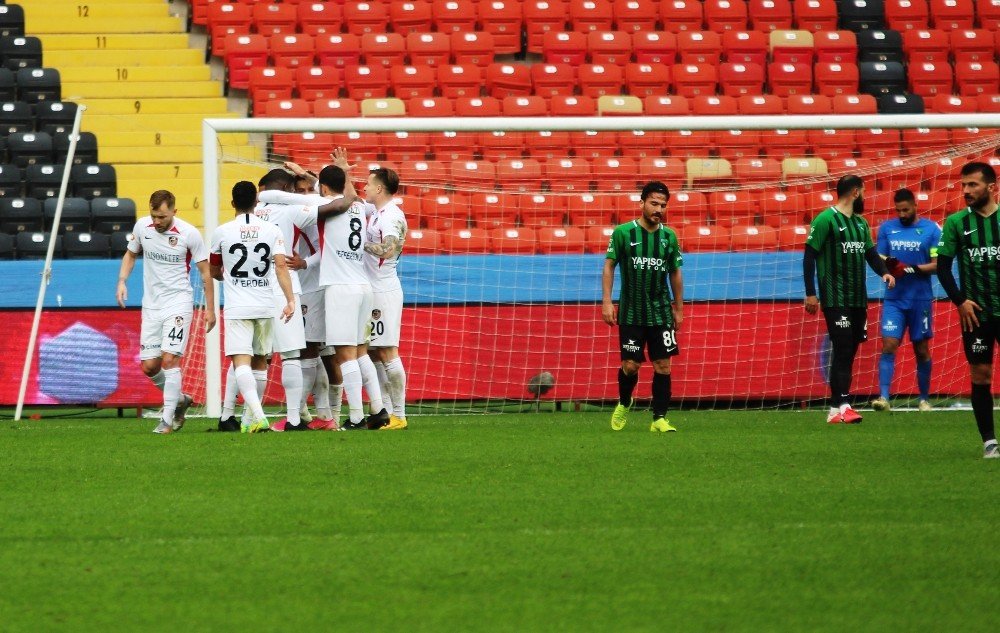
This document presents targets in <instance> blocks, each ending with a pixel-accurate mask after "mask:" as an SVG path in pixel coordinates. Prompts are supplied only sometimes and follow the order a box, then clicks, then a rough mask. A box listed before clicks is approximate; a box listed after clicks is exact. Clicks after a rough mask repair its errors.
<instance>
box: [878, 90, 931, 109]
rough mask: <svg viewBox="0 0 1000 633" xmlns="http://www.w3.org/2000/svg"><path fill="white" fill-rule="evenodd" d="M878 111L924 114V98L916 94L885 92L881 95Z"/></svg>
mask: <svg viewBox="0 0 1000 633" xmlns="http://www.w3.org/2000/svg"><path fill="white" fill-rule="evenodd" d="M877 99H878V111H879V113H880V114H923V113H924V98H923V97H921V96H920V95H915V94H909V93H907V94H884V95H879V96H878V97H877Z"/></svg>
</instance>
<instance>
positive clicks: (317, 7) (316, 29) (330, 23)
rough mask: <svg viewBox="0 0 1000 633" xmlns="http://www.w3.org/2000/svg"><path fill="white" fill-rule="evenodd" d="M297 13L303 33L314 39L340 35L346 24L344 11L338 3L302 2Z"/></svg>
mask: <svg viewBox="0 0 1000 633" xmlns="http://www.w3.org/2000/svg"><path fill="white" fill-rule="evenodd" d="M296 13H297V19H298V23H299V28H300V29H301V31H302V32H303V33H305V34H307V35H312V36H313V37H316V36H319V35H327V34H333V33H340V27H341V25H342V24H343V23H344V10H343V7H342V6H341V5H340V4H339V3H337V2H300V3H299V4H298V7H297V9H296ZM316 39H319V38H316Z"/></svg>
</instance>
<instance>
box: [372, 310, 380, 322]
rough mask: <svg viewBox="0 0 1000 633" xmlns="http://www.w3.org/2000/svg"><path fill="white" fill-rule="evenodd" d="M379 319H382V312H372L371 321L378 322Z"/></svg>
mask: <svg viewBox="0 0 1000 633" xmlns="http://www.w3.org/2000/svg"><path fill="white" fill-rule="evenodd" d="M381 318H382V311H381V310H372V319H373V320H375V321H378V320H379V319H381Z"/></svg>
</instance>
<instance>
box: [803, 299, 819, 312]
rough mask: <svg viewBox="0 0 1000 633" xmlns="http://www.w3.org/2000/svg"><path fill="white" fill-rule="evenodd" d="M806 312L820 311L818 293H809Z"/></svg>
mask: <svg viewBox="0 0 1000 633" xmlns="http://www.w3.org/2000/svg"><path fill="white" fill-rule="evenodd" d="M805 306H806V314H816V313H817V312H819V297H817V296H816V295H809V296H808V297H806V302H805Z"/></svg>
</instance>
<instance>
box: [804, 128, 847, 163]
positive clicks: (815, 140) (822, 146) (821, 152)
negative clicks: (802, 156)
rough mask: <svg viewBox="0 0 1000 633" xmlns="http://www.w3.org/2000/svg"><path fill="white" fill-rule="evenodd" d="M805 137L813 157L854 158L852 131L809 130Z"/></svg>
mask: <svg viewBox="0 0 1000 633" xmlns="http://www.w3.org/2000/svg"><path fill="white" fill-rule="evenodd" d="M806 135H807V137H808V139H809V144H810V145H811V146H812V150H813V155H814V156H820V157H822V158H827V159H828V158H847V157H851V156H854V148H855V146H856V144H857V140H856V135H855V132H854V130H850V129H836V130H832V129H827V130H809V131H808V132H807V133H806Z"/></svg>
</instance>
